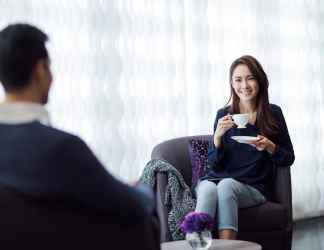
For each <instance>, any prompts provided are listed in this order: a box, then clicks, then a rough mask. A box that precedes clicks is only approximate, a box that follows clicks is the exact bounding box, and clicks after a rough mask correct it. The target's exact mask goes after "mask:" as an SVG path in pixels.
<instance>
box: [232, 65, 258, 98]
mask: <svg viewBox="0 0 324 250" xmlns="http://www.w3.org/2000/svg"><path fill="white" fill-rule="evenodd" d="M232 87H233V89H234V91H235V93H236V94H237V95H238V97H239V98H240V101H243V102H253V101H255V100H256V97H257V95H258V92H259V84H258V82H257V80H256V79H255V77H254V76H253V75H252V73H251V71H250V69H249V68H248V67H247V66H246V65H244V64H239V65H238V66H237V67H236V68H235V69H234V71H233V75H232Z"/></svg>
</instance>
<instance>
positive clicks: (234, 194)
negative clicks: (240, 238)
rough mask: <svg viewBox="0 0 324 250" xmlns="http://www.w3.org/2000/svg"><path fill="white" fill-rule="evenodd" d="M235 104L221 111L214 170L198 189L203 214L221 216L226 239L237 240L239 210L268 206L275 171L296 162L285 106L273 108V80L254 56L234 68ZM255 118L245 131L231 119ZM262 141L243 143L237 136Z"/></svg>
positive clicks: (212, 155)
mask: <svg viewBox="0 0 324 250" xmlns="http://www.w3.org/2000/svg"><path fill="white" fill-rule="evenodd" d="M230 86H231V99H230V100H231V104H230V105H229V106H226V107H225V108H222V109H220V110H219V111H218V112H217V116H216V121H215V124H214V145H213V146H212V148H211V149H210V151H209V154H208V163H209V166H210V168H209V169H208V171H207V174H206V175H205V176H204V177H203V178H202V179H201V181H200V183H199V184H198V186H197V189H196V190H197V206H196V210H195V211H197V212H206V213H209V214H210V215H211V216H212V217H214V216H215V215H216V214H217V218H218V219H217V221H218V232H219V238H221V239H236V234H237V231H238V208H243V207H250V206H255V205H259V204H262V203H264V202H265V201H266V199H267V198H268V197H269V196H270V187H271V183H272V181H273V179H272V176H273V169H274V166H290V165H292V164H293V162H294V160H295V156H294V150H293V146H292V144H291V141H290V137H289V134H288V129H287V126H286V122H285V119H284V117H283V114H282V111H281V109H280V107H279V106H276V105H274V104H270V103H269V98H268V86H269V82H268V78H267V75H266V74H265V72H264V71H263V68H262V66H261V65H260V63H259V62H258V61H257V60H256V59H255V58H253V57H252V56H242V57H240V58H238V59H236V60H235V61H234V62H233V63H232V65H231V68H230ZM239 113H241V114H243V113H247V114H249V123H248V124H247V125H246V128H244V129H238V128H236V125H235V124H234V122H233V120H232V118H231V115H232V114H239ZM239 133H244V135H249V136H255V137H257V140H256V141H249V143H248V144H242V143H239V142H237V141H235V140H233V139H232V138H231V137H232V136H233V135H238V134H239Z"/></svg>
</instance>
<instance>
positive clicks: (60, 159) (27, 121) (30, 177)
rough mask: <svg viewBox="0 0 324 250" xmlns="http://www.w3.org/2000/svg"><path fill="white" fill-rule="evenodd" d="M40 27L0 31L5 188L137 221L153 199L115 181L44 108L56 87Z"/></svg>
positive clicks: (0, 162)
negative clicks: (52, 123)
mask: <svg viewBox="0 0 324 250" xmlns="http://www.w3.org/2000/svg"><path fill="white" fill-rule="evenodd" d="M47 40H48V37H47V35H46V34H44V33H43V32H42V31H41V30H39V29H38V28H36V27H34V26H31V25H28V24H13V25H9V26H7V27H6V28H4V29H3V30H1V31H0V82H1V83H2V85H3V87H4V90H5V101H4V103H2V104H0V141H1V145H2V147H1V150H0V186H1V187H6V188H11V189H14V190H16V191H19V192H22V193H25V194H28V195H32V196H38V197H43V196H44V197H58V198H64V199H70V200H74V201H76V202H80V204H82V205H84V206H87V207H90V208H93V209H96V210H100V211H102V212H104V213H107V215H111V217H112V218H114V219H116V220H117V221H118V222H119V223H126V224H131V223H137V222H139V221H141V220H142V219H143V218H144V217H146V216H149V215H150V214H151V212H152V210H153V203H154V202H153V195H152V193H151V192H148V190H146V189H145V188H143V187H142V186H140V187H137V188H133V187H130V186H128V185H126V184H123V183H121V182H120V181H118V180H116V179H115V178H114V177H112V176H111V175H110V174H109V173H108V172H107V171H106V170H105V168H104V167H103V166H102V164H101V163H100V162H99V161H98V160H97V158H96V157H95V156H94V154H93V153H92V152H91V150H90V149H89V148H88V147H87V145H86V144H85V143H84V142H83V141H82V140H81V139H80V138H78V137H77V136H74V135H71V134H68V133H66V132H63V131H60V130H58V129H55V128H52V127H50V126H49V124H48V114H47V112H46V110H45V108H44V107H43V105H45V104H46V103H47V101H48V93H49V90H50V87H51V83H52V74H51V71H50V60H49V56H48V52H47V50H46V47H45V43H46V41H47Z"/></svg>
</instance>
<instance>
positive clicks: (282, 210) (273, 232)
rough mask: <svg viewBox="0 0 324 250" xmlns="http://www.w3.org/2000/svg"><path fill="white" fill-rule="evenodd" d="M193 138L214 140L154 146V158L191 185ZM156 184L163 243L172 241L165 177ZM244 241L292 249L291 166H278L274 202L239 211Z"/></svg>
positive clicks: (277, 249) (270, 249) (267, 248)
mask: <svg viewBox="0 0 324 250" xmlns="http://www.w3.org/2000/svg"><path fill="white" fill-rule="evenodd" d="M190 139H203V140H212V136H211V135H203V136H191V137H182V138H176V139H172V140H169V141H165V142H162V143H160V144H158V145H157V146H155V147H154V149H153V152H152V159H163V160H166V161H167V162H169V163H170V164H172V165H173V166H174V167H175V168H177V169H178V170H179V172H180V173H181V174H182V175H183V177H184V179H185V181H186V183H187V184H188V185H189V186H190V185H191V177H192V173H191V162H190V157H189V151H188V142H189V140H190ZM156 178H157V182H156V187H155V190H156V194H157V208H158V215H159V218H160V223H161V241H162V242H165V241H170V240H171V239H170V235H169V230H168V226H167V216H168V215H167V213H168V211H167V208H166V207H165V206H164V204H163V201H164V194H165V189H166V185H167V178H166V174H163V173H158V174H157V176H156ZM238 238H239V239H241V240H247V241H253V242H257V243H259V244H261V245H262V247H263V248H262V249H263V250H290V249H291V239H292V203H291V178H290V168H289V167H278V168H277V173H276V177H275V180H274V190H273V200H271V201H267V202H266V203H265V204H263V205H260V206H255V207H251V208H245V209H240V210H239V233H238Z"/></svg>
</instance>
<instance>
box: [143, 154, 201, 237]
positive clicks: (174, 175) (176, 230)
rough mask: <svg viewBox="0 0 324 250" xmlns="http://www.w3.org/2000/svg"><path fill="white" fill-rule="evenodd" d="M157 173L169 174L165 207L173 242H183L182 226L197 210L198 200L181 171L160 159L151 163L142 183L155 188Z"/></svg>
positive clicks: (146, 168)
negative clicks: (189, 215)
mask: <svg viewBox="0 0 324 250" xmlns="http://www.w3.org/2000/svg"><path fill="white" fill-rule="evenodd" d="M157 172H164V173H166V174H167V187H166V193H165V197H164V205H165V206H166V207H167V209H168V226H169V231H170V233H171V238H172V240H183V239H184V234H183V233H182V232H181V230H180V224H181V222H182V220H183V218H184V216H185V215H186V214H187V213H189V212H191V211H193V210H194V209H195V206H196V200H195V199H194V198H193V196H192V193H191V190H190V188H189V187H188V185H187V184H186V183H185V181H184V179H183V177H182V175H181V174H180V173H179V171H178V170H177V169H176V168H175V167H173V166H172V165H171V164H170V163H168V162H166V161H163V160H159V159H153V160H151V161H149V162H148V163H147V164H146V166H145V168H144V171H143V174H142V176H141V178H140V181H141V182H143V183H145V184H148V185H150V186H152V187H154V185H155V181H156V173H157Z"/></svg>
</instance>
